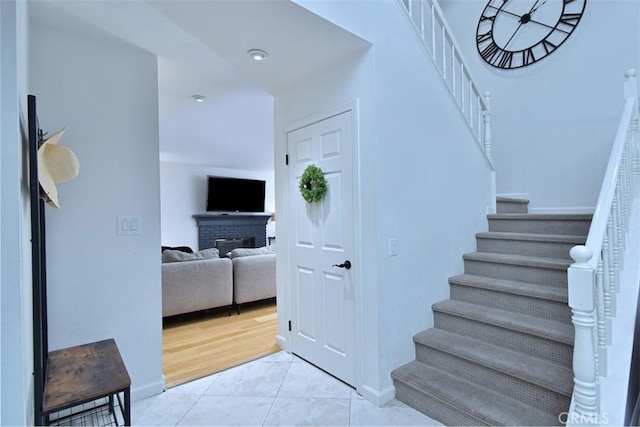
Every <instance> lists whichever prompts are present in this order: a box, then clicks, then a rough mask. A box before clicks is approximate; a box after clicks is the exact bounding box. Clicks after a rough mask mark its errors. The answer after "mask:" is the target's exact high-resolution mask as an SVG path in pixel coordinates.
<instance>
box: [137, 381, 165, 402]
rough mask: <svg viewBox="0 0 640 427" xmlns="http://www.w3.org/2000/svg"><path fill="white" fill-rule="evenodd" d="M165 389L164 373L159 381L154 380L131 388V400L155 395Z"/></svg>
mask: <svg viewBox="0 0 640 427" xmlns="http://www.w3.org/2000/svg"><path fill="white" fill-rule="evenodd" d="M163 391H165V386H164V375H163V376H162V379H161V380H159V381H155V382H152V383H149V384H145V385H143V386H142V387H136V388H132V389H131V401H132V402H135V401H136V400H141V399H144V398H146V397H150V396H155V395H156V394H160V393H162V392H163Z"/></svg>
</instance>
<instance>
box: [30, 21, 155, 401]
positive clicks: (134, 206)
mask: <svg viewBox="0 0 640 427" xmlns="http://www.w3.org/2000/svg"><path fill="white" fill-rule="evenodd" d="M71 30H72V29H70V31H71ZM156 62H157V61H156V57H155V56H154V55H151V54H149V53H146V52H144V51H142V50H139V49H137V48H134V47H130V46H128V45H125V44H124V43H120V42H116V41H113V42H112V41H105V40H98V39H92V38H89V37H81V36H76V35H75V34H73V33H71V32H65V31H61V30H56V29H53V28H50V27H48V26H47V25H46V24H44V23H41V22H37V23H35V22H32V25H31V44H30V88H29V89H30V92H31V93H32V94H34V95H36V96H37V97H38V106H39V111H38V113H39V119H40V126H41V127H42V128H43V129H44V130H45V131H47V132H50V133H51V132H55V131H56V130H58V129H60V128H62V127H63V126H69V129H68V130H67V131H66V133H65V134H64V136H63V138H62V139H61V141H60V143H61V144H63V145H66V146H68V147H69V148H71V149H72V150H73V151H74V152H75V153H76V155H77V156H78V158H79V160H80V174H79V176H78V177H77V178H76V179H74V180H72V181H69V182H66V183H62V184H59V185H58V191H59V199H60V206H61V208H60V209H59V210H56V209H53V208H47V210H46V215H47V239H48V241H47V267H48V271H47V279H48V298H49V345H50V349H52V350H54V349H57V348H63V347H67V346H73V345H78V344H82V343H87V342H92V341H97V340H102V339H107V338H115V340H116V342H117V344H118V346H119V348H120V352H121V353H122V357H123V359H124V362H125V365H126V366H127V369H128V371H129V375H130V376H131V380H132V397H133V399H137V398H141V397H144V396H147V395H151V394H155V393H158V392H160V391H161V390H162V387H163V381H162V314H161V286H160V250H159V249H160V187H159V175H160V173H159V150H158V88H157V63H156ZM119 215H134V216H139V217H140V218H141V222H142V234H141V235H136V236H118V235H116V219H117V216H119Z"/></svg>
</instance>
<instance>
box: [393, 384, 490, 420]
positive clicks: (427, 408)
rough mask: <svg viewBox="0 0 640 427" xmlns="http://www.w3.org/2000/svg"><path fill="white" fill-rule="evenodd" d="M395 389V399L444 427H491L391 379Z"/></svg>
mask: <svg viewBox="0 0 640 427" xmlns="http://www.w3.org/2000/svg"><path fill="white" fill-rule="evenodd" d="M393 384H394V386H395V388H396V399H397V400H399V401H400V402H403V403H405V404H407V405H409V406H411V407H412V408H414V409H416V410H418V411H420V412H422V413H423V414H425V415H426V416H428V417H431V418H433V419H434V420H436V421H438V422H440V423H442V424H444V425H446V426H477V425H492V424H493V423H492V422H490V421H484V422H483V421H481V420H479V419H478V418H475V417H472V416H471V415H469V414H467V413H465V412H463V411H460V410H459V409H458V408H455V407H453V406H450V405H448V404H446V403H444V402H443V401H442V400H439V399H436V398H434V397H433V396H431V395H429V394H427V393H423V392H421V391H419V390H416V389H414V388H413V387H410V386H408V385H407V384H406V383H405V382H404V381H399V380H398V379H396V378H394V379H393Z"/></svg>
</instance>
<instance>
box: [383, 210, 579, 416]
mask: <svg viewBox="0 0 640 427" xmlns="http://www.w3.org/2000/svg"><path fill="white" fill-rule="evenodd" d="M497 211H498V213H497V214H492V215H488V221H489V232H486V233H478V234H477V235H476V240H477V252H473V253H469V254H465V255H464V256H463V259H464V274H461V275H458V276H454V277H451V278H449V285H450V296H451V299H449V300H446V301H441V302H438V303H436V304H434V305H433V307H432V309H433V314H434V327H433V328H431V329H428V330H425V331H423V332H420V333H418V334H417V335H415V336H414V338H413V339H414V342H415V346H416V360H414V361H412V362H410V363H408V364H406V365H404V366H401V367H399V368H398V369H396V370H394V371H393V372H392V373H391V376H392V378H393V381H394V384H395V388H396V398H397V399H398V400H400V401H402V402H404V403H406V404H408V405H410V406H412V407H413V408H415V409H417V410H419V411H421V412H423V413H424V414H426V415H428V416H430V417H431V418H433V419H435V420H438V421H440V422H442V423H444V424H446V425H559V424H560V420H559V415H560V414H561V413H563V412H567V411H568V409H569V404H570V401H571V395H572V392H573V370H572V356H573V337H574V331H573V325H572V323H571V310H570V308H569V306H568V305H567V268H568V267H569V265H570V264H571V263H572V260H571V258H570V257H569V250H570V249H571V248H572V247H573V246H575V245H582V244H584V242H585V239H586V235H587V233H588V231H589V225H590V222H591V215H540V214H528V213H527V212H528V201H526V200H520V199H508V198H498V200H497Z"/></svg>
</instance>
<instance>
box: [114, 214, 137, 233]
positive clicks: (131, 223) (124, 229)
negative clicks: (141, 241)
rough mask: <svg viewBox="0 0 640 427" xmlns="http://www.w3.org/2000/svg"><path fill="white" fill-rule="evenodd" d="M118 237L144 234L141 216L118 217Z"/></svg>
mask: <svg viewBox="0 0 640 427" xmlns="http://www.w3.org/2000/svg"><path fill="white" fill-rule="evenodd" d="M117 234H118V236H134V235H140V234H142V220H141V219H140V217H139V216H118V228H117Z"/></svg>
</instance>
